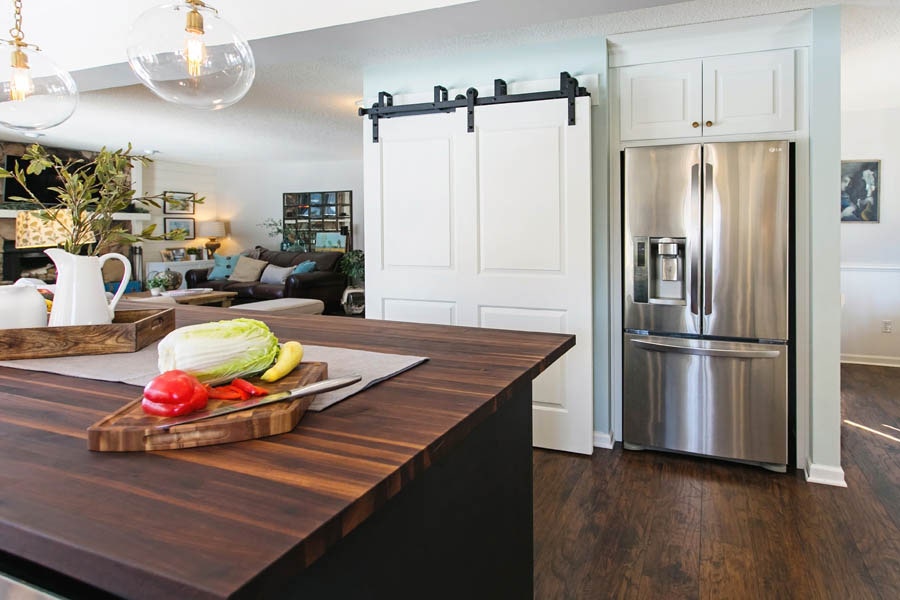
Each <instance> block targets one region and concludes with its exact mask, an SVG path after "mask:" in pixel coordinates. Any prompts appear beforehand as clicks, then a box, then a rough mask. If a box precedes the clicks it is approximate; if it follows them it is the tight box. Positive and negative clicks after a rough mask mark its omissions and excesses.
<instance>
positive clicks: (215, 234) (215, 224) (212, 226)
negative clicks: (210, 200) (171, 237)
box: [197, 221, 225, 258]
mask: <svg viewBox="0 0 900 600" xmlns="http://www.w3.org/2000/svg"><path fill="white" fill-rule="evenodd" d="M197 235H199V236H200V237H205V238H209V241H208V242H206V244H204V245H205V246H206V250H207V251H208V252H209V257H210V258H212V257H213V254H215V253H216V250H218V249H219V246H221V245H222V244H220V243H219V242H218V241H217V238H220V237H225V222H224V221H200V222H199V223H198V224H197Z"/></svg>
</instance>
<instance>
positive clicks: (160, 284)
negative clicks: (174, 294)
mask: <svg viewBox="0 0 900 600" xmlns="http://www.w3.org/2000/svg"><path fill="white" fill-rule="evenodd" d="M167 283H169V278H168V277H166V276H165V275H163V274H161V273H156V274H151V275H150V277H148V278H147V287H148V288H150V289H153V288H165V287H166V284H167Z"/></svg>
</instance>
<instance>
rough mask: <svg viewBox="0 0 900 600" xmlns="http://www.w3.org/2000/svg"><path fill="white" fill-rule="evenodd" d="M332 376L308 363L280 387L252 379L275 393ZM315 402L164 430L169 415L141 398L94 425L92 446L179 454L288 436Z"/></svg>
mask: <svg viewBox="0 0 900 600" xmlns="http://www.w3.org/2000/svg"><path fill="white" fill-rule="evenodd" d="M327 374H328V365H327V364H326V363H321V362H305V363H300V366H299V367H297V368H296V369H294V371H293V372H292V373H290V374H289V375H288V376H287V377H285V378H284V379H280V380H278V381H276V382H275V383H266V382H263V381H259V380H258V379H255V378H249V379H248V381H251V382H253V383H255V384H256V385H259V386H262V387H265V388H266V389H267V390H269V391H270V392H280V391H282V390H288V389H291V388H295V387H300V386H302V385H306V384H308V383H313V382H316V381H319V380H320V379H325V378H326V376H327ZM314 399H315V396H314V395H313V396H305V397H303V398H295V399H293V400H285V401H284V402H276V403H274V404H266V405H263V406H260V407H258V408H249V409H247V410H242V411H240V412H235V413H231V414H228V415H222V416H220V417H212V418H210V419H206V420H204V421H197V422H195V423H185V424H184V425H176V426H175V427H172V428H171V429H169V430H168V431H161V430H159V429H156V428H155V426H156V425H160V424H162V423H164V422H165V421H166V417H154V416H151V415H147V414H144V411H143V409H141V399H140V398H138V399H137V400H134V401H132V402H129V403H128V404H126V405H125V406H123V407H122V408H120V409H119V410H117V411H116V412H114V413H112V414H111V415H107V416H106V417H104V418H103V419H101V420H100V421H97V422H96V423H94V424H93V425H91V426H90V427H88V448H89V449H91V450H98V451H101V452H131V451H140V450H174V449H177V448H194V447H197V446H210V445H212V444H227V443H230V442H240V441H243V440H250V439H255V438H261V437H266V436H269V435H276V434H279V433H286V432H288V431H290V430H292V429H293V428H294V427H296V426H297V423H298V422H300V417H302V416H303V414H304V413H305V412H306V409H307V408H309V405H310V403H311V402H312V401H313V400H314ZM226 404H228V401H226V400H210V401H209V405H208V407H209V408H217V407H219V406H222V405H226Z"/></svg>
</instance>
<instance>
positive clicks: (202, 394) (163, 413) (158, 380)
mask: <svg viewBox="0 0 900 600" xmlns="http://www.w3.org/2000/svg"><path fill="white" fill-rule="evenodd" d="M208 398H209V395H208V393H207V391H206V387H205V386H204V385H203V384H202V383H200V381H199V380H198V379H197V378H196V377H194V376H193V375H191V374H189V373H185V372H184V371H178V370H173V371H166V372H165V373H163V374H161V375H159V376H157V377H154V378H153V379H152V380H151V381H150V383H148V384H147V385H146V386H145V387H144V399H143V400H142V401H141V407H142V408H143V409H144V412H145V413H147V414H151V415H156V416H160V417H173V416H176V415H183V414H187V413H188V412H191V411H194V410H199V409H201V408H204V407H205V406H206V403H207V400H208Z"/></svg>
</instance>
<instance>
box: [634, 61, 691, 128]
mask: <svg viewBox="0 0 900 600" xmlns="http://www.w3.org/2000/svg"><path fill="white" fill-rule="evenodd" d="M701 65H702V63H701V61H699V60H682V61H676V62H667V63H657V64H651V65H637V66H633V67H623V68H621V69H618V72H619V90H620V92H619V98H620V103H621V104H620V107H619V108H620V109H619V119H620V121H619V126H620V136H619V137H620V139H622V140H642V139H657V138H675V137H679V138H680V137H698V136H700V135H701V132H702V128H701V127H699V122H700V118H701V114H702V106H701V100H702V94H701V92H700V86H701V83H702V67H701ZM695 124H696V126H695Z"/></svg>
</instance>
